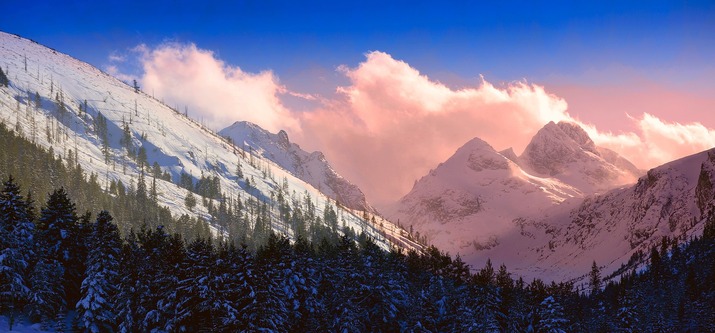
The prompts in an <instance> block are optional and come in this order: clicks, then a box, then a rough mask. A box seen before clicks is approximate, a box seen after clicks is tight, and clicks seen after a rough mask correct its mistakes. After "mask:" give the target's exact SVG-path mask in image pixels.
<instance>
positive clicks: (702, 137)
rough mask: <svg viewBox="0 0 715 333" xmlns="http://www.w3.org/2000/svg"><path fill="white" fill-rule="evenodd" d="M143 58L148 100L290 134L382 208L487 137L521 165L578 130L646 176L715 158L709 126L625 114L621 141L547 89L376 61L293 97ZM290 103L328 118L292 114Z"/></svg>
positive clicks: (214, 63) (194, 65)
mask: <svg viewBox="0 0 715 333" xmlns="http://www.w3.org/2000/svg"><path fill="white" fill-rule="evenodd" d="M136 50H138V51H137V52H140V53H141V62H142V67H143V71H144V73H143V75H142V76H141V80H140V81H141V83H142V84H143V86H144V90H145V91H147V92H149V93H151V92H152V91H153V92H154V94H155V95H156V96H157V98H164V99H166V101H167V102H168V103H169V104H170V105H178V106H179V107H183V105H187V106H188V107H189V113H190V115H191V116H192V117H194V118H203V120H204V122H206V123H207V124H209V125H210V126H211V127H213V128H215V129H221V128H223V127H225V126H228V125H230V124H231V123H233V122H234V121H237V120H248V121H251V122H254V123H256V124H258V125H260V126H262V127H264V128H266V129H268V130H270V131H273V132H276V131H278V130H279V129H285V130H287V131H288V133H289V134H290V135H291V137H292V138H293V141H296V142H298V143H300V144H302V145H304V146H305V147H307V148H310V149H316V150H322V151H323V152H324V153H325V155H326V156H327V157H328V160H329V161H330V162H331V164H332V165H333V166H334V167H335V169H336V170H338V172H339V173H341V174H342V175H343V176H345V177H346V178H347V179H349V180H350V181H352V182H354V183H356V184H357V185H358V186H360V187H361V188H362V189H363V191H364V192H365V193H366V194H367V196H368V200H370V201H371V202H373V203H375V204H377V205H378V207H379V206H381V205H384V204H387V203H390V202H392V201H395V200H397V199H399V198H400V197H401V196H402V195H404V194H406V193H407V192H408V191H409V190H410V188H411V187H412V184H413V182H414V181H415V180H417V179H419V178H420V177H422V176H424V175H425V174H427V172H428V171H429V170H430V169H431V168H434V167H436V166H437V165H438V164H439V163H440V162H443V161H444V160H446V159H447V158H448V157H449V156H451V155H452V154H453V153H454V152H455V151H456V149H458V148H459V147H460V146H461V145H463V144H464V143H465V142H467V141H468V140H470V139H472V138H474V137H480V138H482V139H483V140H485V141H487V142H489V143H490V144H491V145H492V146H493V147H494V148H495V149H497V150H500V149H505V148H509V147H513V148H514V150H515V151H516V152H517V153H520V152H521V151H522V150H523V149H524V148H525V147H526V145H527V144H528V142H529V140H530V139H531V137H532V136H533V135H534V134H535V133H536V132H537V131H538V130H539V129H540V128H541V127H543V126H544V125H545V124H546V123H547V122H549V121H555V122H558V121H562V120H563V121H572V122H576V123H578V124H580V125H581V126H583V127H584V128H585V129H586V131H587V132H588V133H589V135H591V137H592V138H593V139H594V141H595V142H596V144H598V145H601V146H604V147H607V148H610V149H613V150H615V151H616V152H619V153H620V154H622V155H623V156H625V157H626V158H628V159H630V160H631V161H632V162H634V163H635V164H636V165H637V166H638V167H640V168H644V169H645V168H650V167H655V166H657V165H659V164H662V163H665V162H668V161H671V160H673V159H676V158H679V157H683V156H686V155H688V154H691V153H696V152H698V151H702V150H705V149H708V148H711V147H713V146H715V130H713V129H710V128H707V127H706V126H704V125H702V124H701V123H697V122H691V123H685V124H684V123H678V122H675V121H666V120H662V119H661V118H659V117H657V116H654V115H652V114H649V113H641V114H640V115H638V116H629V115H626V114H623V115H622V118H619V119H613V122H614V123H616V122H619V123H622V122H629V123H631V124H632V126H631V128H633V130H631V131H623V130H619V132H615V133H612V132H610V131H611V129H609V128H596V126H594V125H591V124H587V123H584V122H582V121H580V120H579V118H578V117H577V116H574V115H572V113H570V112H569V110H568V104H567V102H566V101H565V100H564V99H563V98H561V97H559V96H556V95H555V94H553V93H550V92H548V91H547V89H546V88H544V87H543V86H540V85H537V84H533V83H528V82H525V81H523V82H515V83H511V84H507V85H504V86H495V85H494V84H492V83H490V82H487V81H486V80H484V79H483V78H479V79H475V80H474V81H475V82H474V84H473V85H472V86H467V87H461V88H453V87H449V86H447V85H445V84H442V83H440V82H437V81H434V80H432V79H430V78H429V77H427V76H426V75H424V74H422V73H420V72H419V71H418V70H417V69H415V68H413V67H411V66H410V65H409V64H407V63H405V62H403V61H400V60H396V59H394V58H393V57H392V56H391V55H389V54H387V53H384V52H378V51H375V52H370V53H367V54H366V59H365V60H364V61H363V62H362V63H360V64H358V65H357V66H356V67H352V68H351V67H348V66H340V67H339V68H338V69H337V70H338V72H340V73H341V74H342V75H344V76H345V77H346V78H347V79H348V81H349V84H348V85H346V86H341V87H337V88H336V93H335V95H334V96H331V97H328V98H326V97H323V96H319V95H304V94H298V93H294V92H291V91H290V90H289V89H288V88H286V87H285V86H283V85H281V84H280V82H279V80H278V78H277V77H276V76H275V75H274V74H273V73H272V72H271V71H263V72H260V73H256V74H254V73H247V72H244V71H242V70H241V69H240V68H238V67H232V66H230V65H227V64H225V63H224V62H223V61H222V60H220V59H218V58H217V57H216V56H215V55H214V54H213V53H212V52H211V51H207V50H201V49H198V48H197V47H196V46H195V45H193V44H188V45H182V44H165V45H161V46H159V47H157V48H155V49H149V48H147V47H145V46H142V47H138V48H137V49H136ZM283 95H290V96H293V97H299V98H303V99H305V100H310V101H319V103H318V105H319V106H317V107H316V108H315V109H313V110H310V111H302V112H297V111H291V109H292V108H291V107H289V106H286V105H284V103H283V102H282V99H281V96H283ZM683 107H687V106H686V105H684V106H683Z"/></svg>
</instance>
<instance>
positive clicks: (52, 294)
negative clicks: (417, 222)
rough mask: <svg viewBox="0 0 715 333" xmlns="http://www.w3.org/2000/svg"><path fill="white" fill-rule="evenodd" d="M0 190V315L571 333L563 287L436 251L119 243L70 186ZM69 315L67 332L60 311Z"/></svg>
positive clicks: (349, 243) (140, 235)
mask: <svg viewBox="0 0 715 333" xmlns="http://www.w3.org/2000/svg"><path fill="white" fill-rule="evenodd" d="M20 193H21V190H20V187H19V186H18V185H17V184H16V183H15V182H14V181H13V179H12V178H10V179H8V180H7V181H6V182H5V183H4V184H3V189H2V192H0V224H1V225H2V234H0V242H2V248H3V252H2V258H3V260H2V264H1V266H0V272H1V274H0V281H1V282H2V286H3V287H2V290H0V295H2V298H1V302H0V311H2V313H3V314H4V315H6V316H8V318H10V319H11V320H10V323H12V322H13V321H14V319H15V318H18V317H19V316H20V315H22V316H25V317H28V318H29V319H30V320H32V321H36V322H41V323H43V324H44V325H45V326H52V327H54V328H55V329H57V330H62V331H68V330H73V331H80V332H85V331H86V332H112V331H121V332H150V331H157V332H181V331H185V332H200V331H207V332H217V331H227V332H234V331H261V330H270V331H278V332H283V331H293V332H310V331H315V332H317V331H320V332H323V331H340V332H345V331H347V332H365V331H389V332H393V331H497V330H502V331H526V330H533V329H536V330H538V331H548V330H549V329H558V328H560V327H563V328H566V327H568V326H567V325H568V320H567V319H566V318H568V317H572V316H573V314H571V313H569V312H568V311H566V310H565V309H564V308H563V306H562V305H561V304H570V303H574V302H575V301H576V300H578V299H579V297H578V295H577V294H575V293H573V292H572V291H571V290H572V286H571V285H568V284H553V283H552V284H551V285H545V284H544V283H542V282H540V281H538V280H537V281H534V282H532V283H531V284H530V285H525V284H524V282H523V281H521V280H518V281H516V282H515V281H513V280H512V279H511V277H510V276H509V273H508V272H507V270H506V267H504V266H502V267H500V269H499V270H498V271H495V270H494V268H492V267H491V264H489V265H488V266H487V267H485V268H484V269H482V270H481V271H480V272H479V273H478V274H471V273H470V271H469V268H468V266H467V265H465V264H464V263H463V262H462V261H461V260H459V259H457V260H452V259H451V258H450V257H449V256H448V255H445V254H442V253H440V252H439V251H438V250H437V249H435V248H430V249H428V250H427V251H426V252H425V253H424V254H418V253H417V252H410V253H407V254H403V253H401V252H395V251H393V252H385V251H383V250H381V249H380V248H379V247H378V246H377V245H375V244H374V243H373V242H372V241H370V240H369V239H367V238H366V237H365V236H364V235H363V236H360V237H358V242H355V241H354V239H352V238H350V237H348V236H342V237H341V238H340V239H339V240H337V241H330V240H328V239H324V240H323V241H321V242H320V243H318V244H314V243H310V242H308V241H306V240H305V239H304V238H299V239H298V240H296V241H295V242H294V243H293V244H291V243H290V242H289V240H288V239H287V238H285V237H279V236H276V235H275V234H271V235H269V237H268V242H267V243H266V244H265V245H263V246H261V247H260V248H259V249H258V250H257V251H255V252H254V251H250V250H249V249H248V248H247V247H235V246H233V245H232V244H229V243H225V242H218V241H212V240H210V239H204V238H197V239H195V240H193V241H190V242H185V241H184V240H183V238H182V237H181V236H180V235H178V234H174V235H173V236H171V235H169V234H168V233H166V231H165V229H164V228H163V227H161V226H160V227H157V228H148V227H145V228H141V229H139V230H137V232H130V233H128V235H127V236H126V237H123V238H122V237H121V236H120V233H119V230H118V229H117V227H116V225H115V224H114V223H113V218H112V216H111V215H110V214H109V213H108V212H107V211H102V212H100V213H99V214H97V217H96V218H95V219H93V220H90V219H89V215H85V216H83V217H78V216H77V215H76V211H75V210H76V209H75V206H74V204H73V203H72V202H71V200H70V199H69V198H68V195H67V193H66V192H65V191H64V189H58V190H56V191H54V192H52V194H51V195H50V197H49V199H48V201H47V203H46V204H45V205H44V208H43V209H42V210H41V211H40V212H39V213H37V212H36V211H35V209H34V207H33V206H32V205H31V204H30V203H29V202H27V200H26V199H25V198H23V196H22V195H21V194H20ZM68 313H73V314H76V315H74V320H73V323H72V325H71V326H70V327H66V324H65V323H66V320H65V316H66V315H67V314H68Z"/></svg>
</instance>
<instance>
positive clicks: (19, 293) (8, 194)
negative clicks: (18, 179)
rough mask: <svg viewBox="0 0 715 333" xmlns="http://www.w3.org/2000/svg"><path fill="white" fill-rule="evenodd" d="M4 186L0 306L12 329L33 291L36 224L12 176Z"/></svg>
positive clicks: (0, 228) (0, 196)
mask: <svg viewBox="0 0 715 333" xmlns="http://www.w3.org/2000/svg"><path fill="white" fill-rule="evenodd" d="M3 185H4V186H3V189H2V192H0V309H2V310H3V312H6V313H7V314H8V317H9V319H10V320H9V324H10V327H9V329H12V325H13V321H14V318H15V315H16V312H17V311H19V310H20V306H21V305H22V304H23V303H24V302H25V301H26V300H27V297H28V296H29V293H30V288H29V269H30V264H31V263H32V261H33V260H34V250H33V245H34V244H33V234H34V224H33V223H32V221H30V220H29V218H28V211H29V209H30V208H29V205H28V203H27V202H26V201H25V200H23V197H22V196H21V195H20V187H19V186H18V185H17V184H16V183H15V180H14V179H13V178H12V176H11V177H9V178H8V180H7V181H6V182H5V183H4V184H3Z"/></svg>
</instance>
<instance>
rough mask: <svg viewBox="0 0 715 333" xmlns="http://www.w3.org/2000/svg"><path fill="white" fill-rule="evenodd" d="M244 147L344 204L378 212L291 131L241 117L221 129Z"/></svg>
mask: <svg viewBox="0 0 715 333" xmlns="http://www.w3.org/2000/svg"><path fill="white" fill-rule="evenodd" d="M219 134H221V135H222V136H225V137H228V138H231V140H232V141H233V143H235V144H236V145H238V146H240V147H242V148H243V149H244V150H251V151H253V152H255V153H257V154H259V155H261V156H263V157H265V158H267V159H269V160H271V161H273V162H275V163H276V164H278V166H280V167H281V168H283V169H285V170H287V171H289V172H290V173H292V174H293V175H294V176H296V177H298V178H300V179H302V180H304V181H305V182H307V183H308V184H310V185H312V186H313V187H315V188H317V189H318V190H320V191H321V192H322V193H323V194H325V195H327V196H328V197H330V198H332V199H334V200H337V201H338V202H339V203H340V204H343V205H345V206H346V207H348V208H351V209H355V210H367V211H370V212H374V209H373V208H372V207H370V206H369V205H368V203H367V201H366V200H365V194H364V193H362V191H361V190H360V188H358V187H357V186H356V185H354V184H352V183H350V182H349V181H348V180H347V179H345V178H343V177H342V176H340V175H339V174H338V173H337V172H335V170H334V169H333V168H332V167H331V166H330V164H329V163H328V161H327V160H326V159H325V156H324V155H323V153H321V152H319V151H315V152H312V153H308V152H306V151H304V150H303V149H301V148H300V146H299V145H298V144H296V143H293V142H290V140H289V139H288V133H286V132H285V131H283V130H281V131H279V132H278V133H276V134H273V133H270V132H268V131H266V130H264V129H263V128H261V127H260V126H258V125H256V124H253V123H251V122H247V121H237V122H235V123H233V125H231V126H229V127H226V128H224V129H223V130H221V131H220V132H219Z"/></svg>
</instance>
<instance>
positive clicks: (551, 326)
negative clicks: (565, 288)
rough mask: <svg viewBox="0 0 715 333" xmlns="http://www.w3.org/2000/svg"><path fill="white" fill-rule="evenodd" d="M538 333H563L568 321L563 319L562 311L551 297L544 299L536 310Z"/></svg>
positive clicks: (559, 305)
mask: <svg viewBox="0 0 715 333" xmlns="http://www.w3.org/2000/svg"><path fill="white" fill-rule="evenodd" d="M538 314H539V323H538V332H543V333H565V332H566V331H565V330H564V328H565V326H566V324H567V323H568V320H567V319H566V318H565V317H564V309H563V307H562V306H561V304H559V303H558V302H557V301H556V299H554V297H553V296H548V297H546V298H545V299H544V300H543V301H542V302H541V304H539V309H538Z"/></svg>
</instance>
